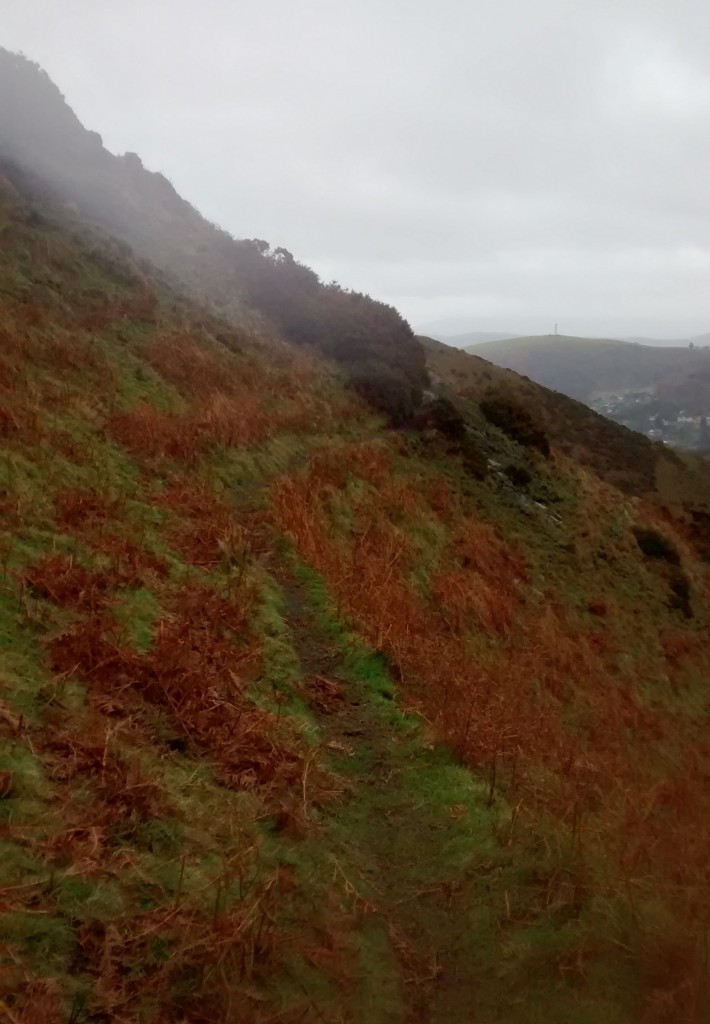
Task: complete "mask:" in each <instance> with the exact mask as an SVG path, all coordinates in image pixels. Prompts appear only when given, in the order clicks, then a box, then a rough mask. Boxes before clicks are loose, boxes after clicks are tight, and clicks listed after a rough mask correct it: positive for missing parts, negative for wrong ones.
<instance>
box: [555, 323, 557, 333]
mask: <svg viewBox="0 0 710 1024" xmlns="http://www.w3.org/2000/svg"><path fill="white" fill-rule="evenodd" d="M555 334H557V324H555Z"/></svg>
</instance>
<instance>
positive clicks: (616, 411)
mask: <svg viewBox="0 0 710 1024" xmlns="http://www.w3.org/2000/svg"><path fill="white" fill-rule="evenodd" d="M589 405H590V407H591V408H592V409H594V410H595V411H596V412H599V413H601V414H602V415H603V416H608V417H609V418H610V419H612V420H615V421H616V422H617V423H621V424H623V425H624V426H625V427H630V428H631V430H637V431H639V432H640V433H642V434H645V435H646V437H650V438H651V439H652V440H654V441H662V442H663V443H664V444H667V445H671V446H672V447H675V448H684V449H687V450H689V451H703V452H704V451H708V450H710V426H708V417H710V408H708V411H707V413H704V414H696V415H693V414H692V413H690V412H688V411H687V410H686V409H678V408H677V407H674V405H673V404H672V403H670V402H667V401H666V402H663V401H661V400H659V398H658V396H657V395H656V394H654V393H653V392H652V391H630V392H625V393H622V394H608V395H604V396H603V397H598V398H591V399H589Z"/></svg>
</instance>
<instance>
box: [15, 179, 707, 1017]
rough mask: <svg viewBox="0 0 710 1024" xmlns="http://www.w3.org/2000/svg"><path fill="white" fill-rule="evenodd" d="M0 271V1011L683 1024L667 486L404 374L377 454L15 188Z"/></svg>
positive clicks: (694, 946) (120, 259)
mask: <svg viewBox="0 0 710 1024" xmlns="http://www.w3.org/2000/svg"><path fill="white" fill-rule="evenodd" d="M129 198H130V194H129ZM136 201H137V200H136ZM0 243H1V244H0V337H1V340H2V344H1V345H0V503H1V508H2V519H1V520H0V552H1V553H2V561H1V563H0V564H1V567H2V576H1V577H0V702H1V703H0V740H2V744H1V745H0V829H1V831H0V844H1V845H0V851H1V852H2V857H0V968H1V969H0V1000H1V1002H0V1011H2V1013H3V1014H5V1015H6V1016H8V1019H10V1020H12V1021H14V1022H17V1024H37V1022H41V1024H45V1022H51V1024H69V1022H71V1024H78V1022H80V1021H81V1022H84V1021H86V1022H94V1021H95V1022H104V1021H109V1020H110V1021H119V1022H126V1024H129V1022H130V1024H138V1022H140V1024H145V1022H151V1024H153V1022H155V1024H168V1022H174V1021H183V1022H186V1024H198V1022H199V1024H205V1022H209V1024H218V1022H219V1024H224V1022H226V1021H234V1020H238V1021H240V1022H241V1021H244V1022H247V1024H248V1022H250V1021H253V1022H255V1024H267V1022H274V1021H283V1022H289V1021H291V1022H294V1024H295V1022H296V1021H301V1022H303V1021H308V1022H310V1021H313V1022H315V1021H321V1022H322V1021H327V1022H329V1024H343V1022H352V1024H365V1022H367V1024H371V1022H372V1024H411V1022H427V1024H449V1022H451V1021H481V1022H483V1021H485V1022H487V1024H488V1022H500V1024H542V1022H543V1021H544V1022H546V1024H548V1022H551V1024H569V1022H575V1021H576V1022H579V1024H582V1022H602V1021H603V1022H608V1021H612V1022H619V1024H636V1022H637V1021H639V1020H640V1021H644V1022H645V1024H666V1022H667V1024H678V1022H687V1024H701V1022H703V1021H705V1020H706V1019H707V1015H708V1011H709V1010H710V1003H709V1001H708V999H709V995H710V993H709V992H708V982H709V979H708V962H707V934H708V927H710V919H709V916H708V915H709V905H708V900H707V893H708V885H709V884H710V878H709V876H708V871H709V865H710V839H709V837H708V834H707V829H706V828H705V824H706V822H707V820H708V818H709V817H710V786H708V782H709V781H710V780H709V778H708V776H709V775H710V749H709V748H708V741H707V725H708V712H709V710H710V709H709V706H708V705H709V695H708V688H707V679H708V675H709V673H710V647H709V645H708V640H707V635H708V626H709V625H710V577H709V574H708V564H709V563H708V561H707V559H703V558H702V557H701V555H702V554H703V547H702V545H703V543H704V542H705V541H706V540H707V523H708V521H710V520H708V519H707V518H706V520H702V518H699V519H696V520H692V519H691V512H690V511H689V510H688V509H687V508H677V509H669V508H664V507H663V506H662V504H661V503H660V502H659V495H661V493H662V487H661V484H662V483H663V481H661V480H660V478H661V477H664V476H668V475H669V474H670V475H672V474H674V473H675V474H676V475H675V477H674V480H675V484H677V485H678V486H680V484H683V486H685V487H687V488H688V489H689V490H695V489H697V488H700V487H701V486H702V482H703V478H702V475H695V473H696V471H695V469H692V471H691V469H688V468H687V467H688V466H691V467H692V466H694V465H695V464H694V463H692V460H691V461H690V462H688V464H687V466H686V463H684V462H683V461H682V460H680V459H676V458H674V457H673V456H672V455H666V456H664V457H663V458H661V457H660V455H659V452H658V449H657V447H656V446H653V445H651V444H650V443H649V442H647V441H646V440H645V439H643V438H637V437H636V436H635V435H631V434H630V432H623V431H620V430H619V429H618V428H617V427H615V426H614V425H613V424H607V425H606V426H600V425H599V423H598V422H597V421H598V420H600V418H599V417H593V415H592V414H590V413H588V411H585V410H584V409H583V407H580V406H578V404H577V403H574V402H570V401H569V400H566V399H563V398H562V397H561V396H555V395H551V394H550V393H548V392H545V391H544V390H543V389H540V388H539V387H534V386H533V385H532V384H531V383H530V382H526V381H522V380H521V379H520V378H517V377H515V375H513V374H508V373H506V372H505V371H499V370H497V369H496V368H495V367H492V366H490V364H486V363H485V362H484V361H482V360H475V359H472V358H470V357H466V356H465V355H464V354H462V353H460V352H458V353H455V355H456V356H457V358H458V359H460V360H466V362H459V363H454V362H452V363H449V362H448V360H449V359H451V358H453V357H451V356H449V355H448V353H450V352H452V351H453V350H450V349H449V350H447V349H446V347H445V346H437V345H436V344H435V343H431V346H430V351H429V359H430V365H431V366H432V368H433V369H434V371H435V372H436V374H437V376H438V378H439V382H438V383H436V384H435V385H434V387H435V388H436V389H437V390H438V391H439V397H438V399H434V400H433V401H430V402H429V404H428V405H427V406H426V407H425V408H423V409H422V410H421V412H420V420H419V429H416V430H415V429H411V428H408V429H407V430H393V429H391V428H390V427H388V426H387V424H386V422H385V421H384V420H383V419H382V418H377V417H375V416H373V413H372V411H371V409H370V408H369V407H368V406H367V405H365V404H364V403H363V402H362V401H361V400H360V399H359V398H358V397H357V396H354V395H353V392H352V390H351V389H349V388H347V387H345V386H344V384H343V379H342V374H341V372H340V371H339V370H338V369H337V367H336V366H334V365H333V364H330V363H327V362H325V361H323V360H321V359H319V358H316V356H315V355H314V354H313V353H312V352H311V351H304V349H303V348H294V347H293V346H290V345H286V344H284V343H283V342H282V341H280V340H279V337H278V335H274V334H272V333H269V331H268V329H267V328H266V326H265V323H264V321H263V319H261V320H260V319H258V318H256V320H255V321H253V322H255V323H256V324H257V325H258V326H257V328H256V330H255V331H254V332H251V331H250V329H249V327H248V325H249V324H250V323H251V322H252V321H250V320H249V317H250V316H251V314H250V312H249V310H248V309H247V310H244V309H243V310H242V314H240V315H243V317H244V319H243V320H242V321H241V323H242V327H241V329H240V330H235V329H234V327H233V326H232V324H231V322H230V320H229V319H225V318H221V317H219V316H217V315H216V313H215V311H214V309H213V308H212V307H205V306H202V305H200V304H198V303H197V302H196V301H195V300H194V298H193V297H190V296H187V297H186V296H184V295H182V294H180V293H179V292H178V291H176V290H175V289H174V288H173V287H172V286H171V285H170V284H168V283H167V282H166V281H165V280H163V279H162V278H161V277H160V275H158V274H156V273H155V271H153V270H152V269H151V267H150V266H148V265H147V264H146V263H145V262H144V261H142V260H141V259H138V258H137V257H135V256H134V255H132V254H131V253H130V251H128V250H127V249H126V246H125V244H123V243H122V242H119V241H116V240H115V239H113V238H111V237H109V236H107V235H105V234H103V233H102V232H101V231H98V230H97V229H96V227H95V226H91V225H88V224H87V223H86V222H85V221H84V220H83V219H82V218H80V217H79V216H78V215H77V212H76V210H75V209H71V208H70V209H67V203H66V197H65V196H63V195H61V193H56V191H55V192H54V193H53V192H52V191H51V190H48V189H47V188H46V186H45V185H44V184H43V183H41V182H39V181H38V180H37V179H36V178H34V177H32V176H31V175H28V174H27V173H26V172H24V171H20V170H18V167H17V164H16V162H13V163H10V164H6V165H4V166H3V168H2V177H1V178H0ZM383 340H384V339H383ZM393 344H394V346H395V349H396V347H397V342H396V340H395V341H394V343H393ZM422 351H423V349H422ZM437 353H438V355H437ZM471 365H474V366H475V367H476V371H475V373H474V374H472V376H471V379H470V380H469V379H467V374H468V369H467V368H468V367H470V366H471ZM457 374H463V377H460V378H459V377H458V376H457ZM486 375H488V376H486ZM445 377H446V378H447V380H448V381H449V383H448V384H447V382H446V380H444V378H445ZM457 381H460V383H461V384H462V390H461V391H460V393H457V390H456V387H455V386H454V385H455V384H456V382H457ZM491 385H493V397H494V398H495V399H496V401H493V400H492V398H491V394H490V390H491ZM469 387H470V388H472V390H471V391H470V393H469V394H468V395H464V393H463V392H464V391H465V390H467V389H468V388H469ZM501 388H502V389H503V392H504V393H502V394H501ZM507 389H514V393H513V395H512V397H511V395H510V394H509V393H507V394H506V393H505V392H506V391H507ZM515 389H519V390H515ZM447 396H453V399H451V398H449V397H447ZM528 401H529V403H530V404H531V405H532V411H531V412H528V411H527V410H526V409H525V408H523V405H527V403H528ZM547 402H549V403H551V404H550V405H549V408H548V407H547V406H546V405H545V403H547ZM535 403H538V404H541V405H544V406H545V408H546V409H548V412H547V416H548V419H546V421H545V425H544V429H541V428H539V426H538V424H537V422H536V419H535V413H536V412H537V409H536V406H535ZM458 406H460V408H461V409H462V410H463V415H462V414H461V413H459V412H458V411H457V407H458ZM584 416H589V417H590V420H589V423H590V424H591V425H588V426H582V425H581V424H582V423H586V422H587V421H586V420H581V421H578V419H577V418H578V417H584ZM506 417H507V418H506ZM565 423H566V424H567V427H565V426H564V424H565ZM601 423H602V424H603V423H604V421H601ZM553 428H554V430H553ZM567 429H569V431H570V433H571V437H572V440H570V439H568V440H567V442H565V432H566V430H567ZM555 430H556V433H555ZM602 430H608V431H609V433H608V434H607V435H603V434H602V433H600V431H602ZM548 434H549V437H548ZM627 434H628V435H629V437H628V444H629V445H630V446H631V448H630V452H631V453H632V454H628V455H625V454H622V455H618V454H617V453H615V452H614V451H613V449H614V447H615V446H617V447H621V445H620V442H619V439H620V438H625V439H626V437H627ZM604 436H608V438H609V448H610V452H609V453H608V455H607V458H608V464H605V463H603V462H602V455H603V448H604V444H602V442H601V440H600V439H601V438H602V437H604ZM585 439H586V440H585ZM550 442H551V443H550ZM583 442H584V443H583ZM649 453H650V454H649ZM637 462H638V463H639V465H636V463H637ZM585 463H586V465H585ZM597 463H598V465H597ZM627 463H628V464H627ZM614 473H622V475H623V479H620V481H619V482H620V483H622V484H624V485H625V486H626V487H627V491H628V493H626V494H625V493H622V491H620V490H619V489H618V488H616V487H614V486H611V484H610V483H609V482H608V481H609V480H610V479H612V478H613V475H614ZM697 473H698V474H700V470H697ZM603 476H606V477H607V479H606V480H604V479H602V478H601V477H603ZM659 481H660V482H659ZM666 484H667V480H666ZM659 488H660V489H659ZM676 496H677V495H676ZM696 497H697V495H696ZM701 511H702V510H700V509H696V514H697V515H700V514H701ZM703 529H705V535H703Z"/></svg>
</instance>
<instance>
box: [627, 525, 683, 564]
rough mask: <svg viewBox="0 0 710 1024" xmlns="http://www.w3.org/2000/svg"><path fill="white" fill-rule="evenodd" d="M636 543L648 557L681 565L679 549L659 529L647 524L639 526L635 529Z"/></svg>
mask: <svg viewBox="0 0 710 1024" xmlns="http://www.w3.org/2000/svg"><path fill="white" fill-rule="evenodd" d="M633 534H634V537H635V538H636V543H637V544H638V546H639V547H640V549H641V551H643V553H644V555H646V557H647V558H658V559H660V560H662V561H664V562H669V563H670V564H671V565H680V555H679V554H678V549H677V548H676V547H675V545H674V544H673V543H672V541H670V540H669V539H668V538H667V537H665V536H664V535H663V534H662V533H659V531H658V530H654V529H652V528H650V527H646V526H637V527H634V530H633Z"/></svg>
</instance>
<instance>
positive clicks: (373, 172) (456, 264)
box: [3, 0, 710, 339]
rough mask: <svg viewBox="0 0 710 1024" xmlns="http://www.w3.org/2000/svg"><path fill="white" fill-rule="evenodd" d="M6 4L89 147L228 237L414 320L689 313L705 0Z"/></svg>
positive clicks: (701, 146) (673, 329) (20, 44)
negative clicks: (154, 183)
mask: <svg viewBox="0 0 710 1024" xmlns="http://www.w3.org/2000/svg"><path fill="white" fill-rule="evenodd" d="M105 21H106V19H105V12H102V11H99V10H97V9H96V5H95V4H93V5H92V4H91V3H89V2H88V0H67V2H66V3H65V4H63V5H61V9H59V8H58V7H57V6H56V5H53V4H51V3H49V2H47V0H26V2H25V3H24V4H23V5H22V7H21V8H20V7H15V8H14V9H10V10H7V11H5V12H4V29H5V31H4V33H3V45H5V46H6V47H8V48H9V49H13V50H17V51H22V52H24V53H25V54H26V55H27V56H28V57H29V58H30V59H32V60H36V61H37V62H38V63H40V64H41V66H42V67H43V68H44V69H45V70H46V71H47V73H48V74H49V75H50V77H51V78H52V79H53V80H54V81H55V82H56V84H57V85H58V86H59V88H60V89H61V91H62V93H63V94H64V95H65V96H66V99H67V101H68V103H69V104H70V105H71V106H72V108H73V109H74V110H75V112H76V113H77V115H78V116H79V118H80V119H81V121H82V122H83V123H84V124H85V126H86V127H87V128H89V129H91V130H95V131H98V132H99V133H100V134H101V135H102V136H103V138H104V141H105V144H106V145H107V147H108V148H109V149H110V150H111V151H112V152H124V151H134V152H137V153H138V154H139V155H140V156H141V158H142V159H143V161H144V163H145V165H146V166H147V167H149V168H150V169H151V170H159V171H161V172H163V173H164V174H165V175H166V176H167V177H168V178H169V179H170V180H171V181H172V182H173V184H174V185H175V187H176V188H177V190H178V191H179V192H180V194H181V195H182V196H184V197H185V198H186V199H187V200H188V201H189V202H191V203H192V204H193V205H195V206H196V207H197V209H199V210H200V211H201V212H202V213H203V214H204V215H205V216H207V217H209V218H210V219H211V220H214V221H215V222H217V223H219V224H220V225H221V226H222V227H224V228H225V229H227V230H228V231H230V232H231V233H232V234H234V235H235V236H237V237H263V238H267V239H269V240H270V241H272V242H273V243H274V244H278V245H283V246H285V247H287V248H289V249H290V250H291V251H292V252H293V253H294V254H295V255H296V256H297V258H298V259H300V260H302V261H303V262H304V263H307V264H308V265H310V266H312V267H313V268H314V269H315V270H316V271H317V272H318V273H319V274H320V275H321V276H322V277H323V279H324V280H331V279H337V280H339V281H340V282H341V283H342V284H343V285H344V286H346V287H351V288H354V289H357V290H363V291H366V292H368V293H370V294H371V295H373V297H375V298H378V299H382V300H384V301H386V302H389V303H392V304H393V305H395V306H396V307H397V308H398V309H400V310H401V312H402V313H403V315H404V316H406V317H407V319H408V320H409V321H410V322H411V323H412V324H414V325H417V324H420V323H425V322H430V321H434V320H440V319H445V318H453V317H457V318H460V319H464V320H465V321H466V323H467V325H468V329H470V330H481V331H494V330H497V331H501V332H502V331H511V332H512V333H517V332H523V331H524V332H525V333H529V332H530V331H534V332H538V333H546V332H547V331H548V330H549V329H550V326H551V325H552V324H553V323H554V321H555V320H558V321H559V322H560V323H564V324H565V325H566V333H568V334H575V335H586V336H611V337H613V336H617V337H618V336H621V337H628V336H635V335H641V336H650V337H658V338H669V339H670V338H684V337H688V336H692V335H696V334H702V333H704V332H706V331H707V330H708V329H709V328H710V316H708V309H707V299H706V294H707V280H708V277H709V276H710V209H709V208H708V204H707V202H706V199H705V183H704V167H705V166H706V164H707V161H708V158H710V134H709V133H708V132H707V131H706V129H705V125H706V122H707V116H708V114H709V113H710V74H709V73H708V67H707V60H706V57H705V53H706V44H707V40H708V39H709V38H710V8H707V6H706V5H704V4H703V3H701V2H698V0H682V2H680V3H674V4H671V3H670V2H669V0H655V2H653V3H650V4H649V3H641V2H640V0H623V2H622V3H617V4H613V3H611V2H607V0H604V2H601V3H600V4H597V5H595V6H594V8H593V9H591V8H589V9H587V8H584V9H581V8H576V9H574V10H572V9H570V5H568V4H565V3H564V2H563V0H544V2H541V3H540V4H538V5H535V9H534V10H531V9H530V6H529V5H527V4H525V3H524V0H503V2H502V3H499V4H496V6H495V7H493V6H491V5H489V4H487V3H483V2H481V3H477V4H474V5H471V4H464V3H461V2H456V0H447V2H445V3H444V4H443V5H440V7H439V8H437V11H436V13H435V12H433V11H432V10H431V9H430V7H429V5H428V4H425V3H423V2H414V3H410V4H408V5H406V7H405V6H404V5H403V4H402V3H399V2H395V0H389V2H385V3H380V4H377V5H375V4H374V2H372V0H366V2H364V3H362V4H360V5H358V6H357V7H353V6H351V5H348V4H340V5H332V4H327V3H326V2H325V0H309V2H307V3H305V4H304V5H301V6H300V7H299V9H298V11H295V10H294V9H293V8H292V7H290V6H289V5H288V4H287V3H286V2H285V0H266V2H265V3H263V4H261V5H260V6H259V8H258V9H257V8H255V7H252V6H250V5H246V4H236V5H235V4H231V3H227V2H226V0H208V2H206V3H202V4H200V5H199V6H198V5H197V4H196V3H195V2H194V0H187V2H186V3H184V4H181V5H180V8H179V9H176V8H175V7H174V5H170V4H168V3H166V2H165V0H160V2H157V3H155V4H151V5H150V9H146V8H145V5H141V4H139V3H137V0H127V2H126V4H124V5H123V7H122V12H121V19H120V21H116V22H115V23H114V25H112V27H111V32H110V33H109V32H107V31H106V25H105Z"/></svg>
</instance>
